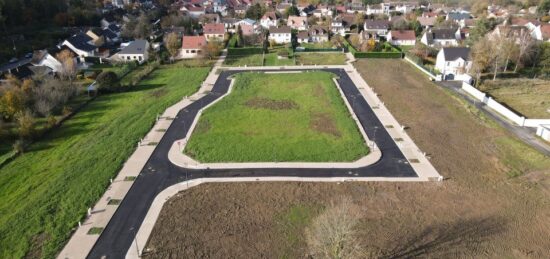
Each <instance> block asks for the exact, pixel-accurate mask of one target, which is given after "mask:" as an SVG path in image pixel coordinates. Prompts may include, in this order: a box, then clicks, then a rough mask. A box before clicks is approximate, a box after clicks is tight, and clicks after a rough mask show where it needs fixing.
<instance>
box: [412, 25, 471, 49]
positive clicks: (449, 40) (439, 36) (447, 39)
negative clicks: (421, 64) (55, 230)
mask: <svg viewBox="0 0 550 259" xmlns="http://www.w3.org/2000/svg"><path fill="white" fill-rule="evenodd" d="M460 39H461V32H460V29H458V28H450V29H429V30H427V31H426V32H424V34H423V35H422V38H421V39H420V42H421V43H423V44H424V45H426V46H429V47H433V48H440V47H452V46H458V41H459V40H460Z"/></svg>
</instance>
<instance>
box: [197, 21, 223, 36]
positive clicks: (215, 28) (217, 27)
mask: <svg viewBox="0 0 550 259" xmlns="http://www.w3.org/2000/svg"><path fill="white" fill-rule="evenodd" d="M202 31H203V32H204V34H224V33H225V27H224V26H223V23H207V24H205V25H204V26H203V27H202Z"/></svg>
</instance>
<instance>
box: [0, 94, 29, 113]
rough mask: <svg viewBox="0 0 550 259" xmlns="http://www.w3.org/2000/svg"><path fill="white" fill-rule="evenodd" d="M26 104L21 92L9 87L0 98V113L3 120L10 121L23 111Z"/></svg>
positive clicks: (25, 98) (24, 96)
mask: <svg viewBox="0 0 550 259" xmlns="http://www.w3.org/2000/svg"><path fill="white" fill-rule="evenodd" d="M26 102H27V97H26V95H25V93H24V92H23V90H21V89H20V88H18V87H9V88H8V89H6V90H4V91H3V93H2V96H1V97H0V113H2V116H3V117H4V119H7V120H11V119H13V118H14V116H15V115H16V114H17V113H18V112H21V111H23V110H24V109H25V104H26Z"/></svg>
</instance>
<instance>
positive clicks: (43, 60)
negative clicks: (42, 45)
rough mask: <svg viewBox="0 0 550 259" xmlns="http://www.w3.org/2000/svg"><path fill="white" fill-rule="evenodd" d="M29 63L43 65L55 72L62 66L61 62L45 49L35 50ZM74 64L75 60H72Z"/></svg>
mask: <svg viewBox="0 0 550 259" xmlns="http://www.w3.org/2000/svg"><path fill="white" fill-rule="evenodd" d="M31 64H32V65H33V66H44V67H47V68H49V69H50V70H51V71H52V72H54V73H56V72H57V71H60V70H61V68H62V64H61V62H60V61H59V60H57V59H56V58H55V57H54V56H52V55H50V54H49V53H48V51H47V50H35V51H34V52H33V54H32V60H31ZM74 64H75V65H76V60H75V62H74Z"/></svg>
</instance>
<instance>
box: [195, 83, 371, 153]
mask: <svg viewBox="0 0 550 259" xmlns="http://www.w3.org/2000/svg"><path fill="white" fill-rule="evenodd" d="M333 76H334V75H333V74H331V73H328V72H306V73H287V74H263V73H260V74H259V73H241V74H238V75H236V80H237V81H236V83H235V86H234V89H233V92H232V93H231V94H230V95H228V96H226V97H224V99H222V100H221V101H220V102H218V103H216V104H215V105H213V106H212V107H210V108H208V109H207V110H206V111H205V112H204V114H203V115H202V116H201V118H200V120H199V123H198V125H197V127H196V128H195V131H194V132H193V134H192V136H191V139H190V140H189V143H188V144H187V146H186V150H185V152H186V153H187V154H189V155H191V156H192V157H194V158H195V159H197V160H199V161H202V162H257V161H309V162H323V161H324V162H328V161H354V160H356V159H358V158H360V157H362V156H364V155H366V154H367V153H368V147H367V146H366V145H365V144H364V140H363V138H362V136H361V134H360V132H359V129H358V128H357V125H356V124H355V122H354V121H353V120H352V119H351V116H350V113H349V111H348V110H347V108H346V106H345V105H344V101H343V100H342V97H341V95H340V93H339V92H338V89H337V88H336V86H335V85H334V82H333V81H332V78H333Z"/></svg>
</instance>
